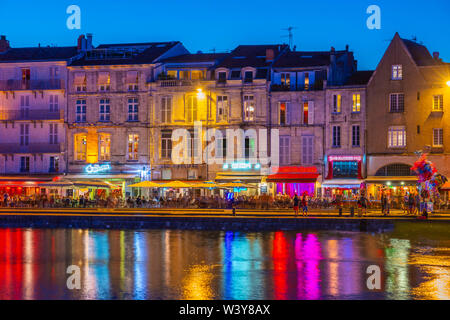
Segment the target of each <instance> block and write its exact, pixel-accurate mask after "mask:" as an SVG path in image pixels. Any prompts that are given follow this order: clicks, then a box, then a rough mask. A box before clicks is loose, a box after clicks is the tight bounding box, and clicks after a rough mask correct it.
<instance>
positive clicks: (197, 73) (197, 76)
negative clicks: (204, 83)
mask: <svg viewBox="0 0 450 320" xmlns="http://www.w3.org/2000/svg"><path fill="white" fill-rule="evenodd" d="M203 74H204V73H203V71H201V70H192V71H191V79H192V80H203V79H204V76H203Z"/></svg>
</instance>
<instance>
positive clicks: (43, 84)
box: [0, 79, 65, 91]
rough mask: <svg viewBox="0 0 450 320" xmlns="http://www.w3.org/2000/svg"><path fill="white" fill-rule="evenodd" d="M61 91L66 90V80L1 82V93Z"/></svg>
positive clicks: (13, 80) (11, 80)
mask: <svg viewBox="0 0 450 320" xmlns="http://www.w3.org/2000/svg"><path fill="white" fill-rule="evenodd" d="M60 89H65V86H64V80H61V79H40V80H15V79H9V80H0V91H19V90H60Z"/></svg>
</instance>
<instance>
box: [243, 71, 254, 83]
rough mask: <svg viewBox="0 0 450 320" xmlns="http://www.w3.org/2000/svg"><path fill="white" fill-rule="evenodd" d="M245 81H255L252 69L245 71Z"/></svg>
mask: <svg viewBox="0 0 450 320" xmlns="http://www.w3.org/2000/svg"><path fill="white" fill-rule="evenodd" d="M244 82H245V83H250V82H253V72H252V71H245V72H244Z"/></svg>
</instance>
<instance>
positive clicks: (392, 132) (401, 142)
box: [388, 126, 406, 148]
mask: <svg viewBox="0 0 450 320" xmlns="http://www.w3.org/2000/svg"><path fill="white" fill-rule="evenodd" d="M388 146H389V148H404V147H406V128H405V127H404V126H395V127H389V131H388Z"/></svg>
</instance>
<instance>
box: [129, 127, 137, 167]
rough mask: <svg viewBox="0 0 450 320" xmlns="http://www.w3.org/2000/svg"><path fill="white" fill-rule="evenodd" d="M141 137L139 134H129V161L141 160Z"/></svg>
mask: <svg viewBox="0 0 450 320" xmlns="http://www.w3.org/2000/svg"><path fill="white" fill-rule="evenodd" d="M138 152H139V135H138V134H135V133H133V134H129V135H128V152H127V154H128V157H127V160H128V161H137V160H139V154H138Z"/></svg>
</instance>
